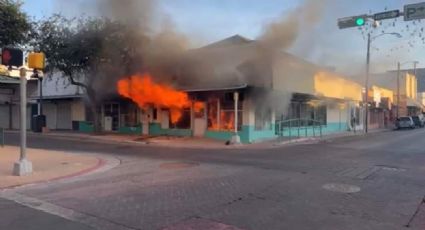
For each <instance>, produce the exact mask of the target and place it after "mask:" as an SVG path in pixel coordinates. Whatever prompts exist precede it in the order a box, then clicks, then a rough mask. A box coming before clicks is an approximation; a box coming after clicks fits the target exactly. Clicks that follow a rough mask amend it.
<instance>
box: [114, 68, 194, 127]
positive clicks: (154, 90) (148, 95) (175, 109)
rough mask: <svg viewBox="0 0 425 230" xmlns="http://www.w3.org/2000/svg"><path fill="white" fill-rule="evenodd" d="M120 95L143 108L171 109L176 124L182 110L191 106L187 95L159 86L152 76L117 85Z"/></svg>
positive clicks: (119, 82) (144, 75)
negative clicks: (149, 106) (148, 106)
mask: <svg viewBox="0 0 425 230" xmlns="http://www.w3.org/2000/svg"><path fill="white" fill-rule="evenodd" d="M117 89H118V93H119V94H120V95H121V96H123V97H126V98H129V99H131V100H132V101H134V102H135V103H136V104H137V105H138V106H139V107H141V108H143V107H146V106H147V105H149V104H153V105H155V106H159V107H166V108H169V109H170V115H171V118H170V119H171V122H172V123H173V124H175V123H176V122H178V121H179V120H180V118H181V116H182V109H183V108H187V107H189V106H190V100H189V97H188V95H187V93H185V92H182V91H178V90H175V89H173V88H172V87H170V86H168V85H163V84H157V83H155V82H154V81H153V80H152V77H151V75H149V74H143V75H134V76H131V77H129V78H124V79H121V80H119V81H118V83H117Z"/></svg>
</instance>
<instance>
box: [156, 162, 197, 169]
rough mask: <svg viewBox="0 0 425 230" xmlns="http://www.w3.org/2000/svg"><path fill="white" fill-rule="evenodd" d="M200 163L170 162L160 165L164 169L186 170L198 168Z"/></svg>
mask: <svg viewBox="0 0 425 230" xmlns="http://www.w3.org/2000/svg"><path fill="white" fill-rule="evenodd" d="M198 165H199V163H196V162H168V163H162V164H160V165H159V167H160V168H162V169H184V168H191V167H195V166H198Z"/></svg>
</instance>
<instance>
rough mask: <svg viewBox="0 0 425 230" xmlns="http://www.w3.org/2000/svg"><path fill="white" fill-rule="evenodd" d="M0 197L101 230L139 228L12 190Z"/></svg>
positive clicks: (4, 192)
mask: <svg viewBox="0 0 425 230" xmlns="http://www.w3.org/2000/svg"><path fill="white" fill-rule="evenodd" d="M0 197H1V198H4V199H7V200H10V201H14V202H16V203H19V204H22V205H24V206H26V207H29V208H33V209H36V210H39V211H43V212H46V213H49V214H52V215H55V216H59V217H62V218H65V219H67V220H70V221H75V222H79V223H82V224H85V225H88V226H90V227H93V228H95V229H101V230H112V229H114V230H115V229H117V230H135V229H137V228H132V227H130V226H126V225H124V224H121V223H117V222H114V221H111V220H107V219H104V218H101V217H98V216H94V215H90V214H86V213H82V212H78V211H76V210H73V209H69V208H64V207H61V206H58V205H55V204H52V203H49V202H46V201H43V200H39V199H37V198H33V197H29V196H25V195H22V194H19V193H15V192H12V191H2V192H0Z"/></svg>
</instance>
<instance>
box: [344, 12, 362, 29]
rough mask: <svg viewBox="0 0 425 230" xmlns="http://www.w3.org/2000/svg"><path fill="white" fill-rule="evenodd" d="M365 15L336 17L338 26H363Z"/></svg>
mask: <svg viewBox="0 0 425 230" xmlns="http://www.w3.org/2000/svg"><path fill="white" fill-rule="evenodd" d="M366 19H367V15H366V14H363V15H359V16H352V17H346V18H340V19H338V27H339V28H340V29H345V28H350V27H356V26H363V25H364V24H365V23H366Z"/></svg>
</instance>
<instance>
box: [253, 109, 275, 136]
mask: <svg viewBox="0 0 425 230" xmlns="http://www.w3.org/2000/svg"><path fill="white" fill-rule="evenodd" d="M271 122H272V111H271V109H262V108H260V107H256V108H255V130H270V129H271Z"/></svg>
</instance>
